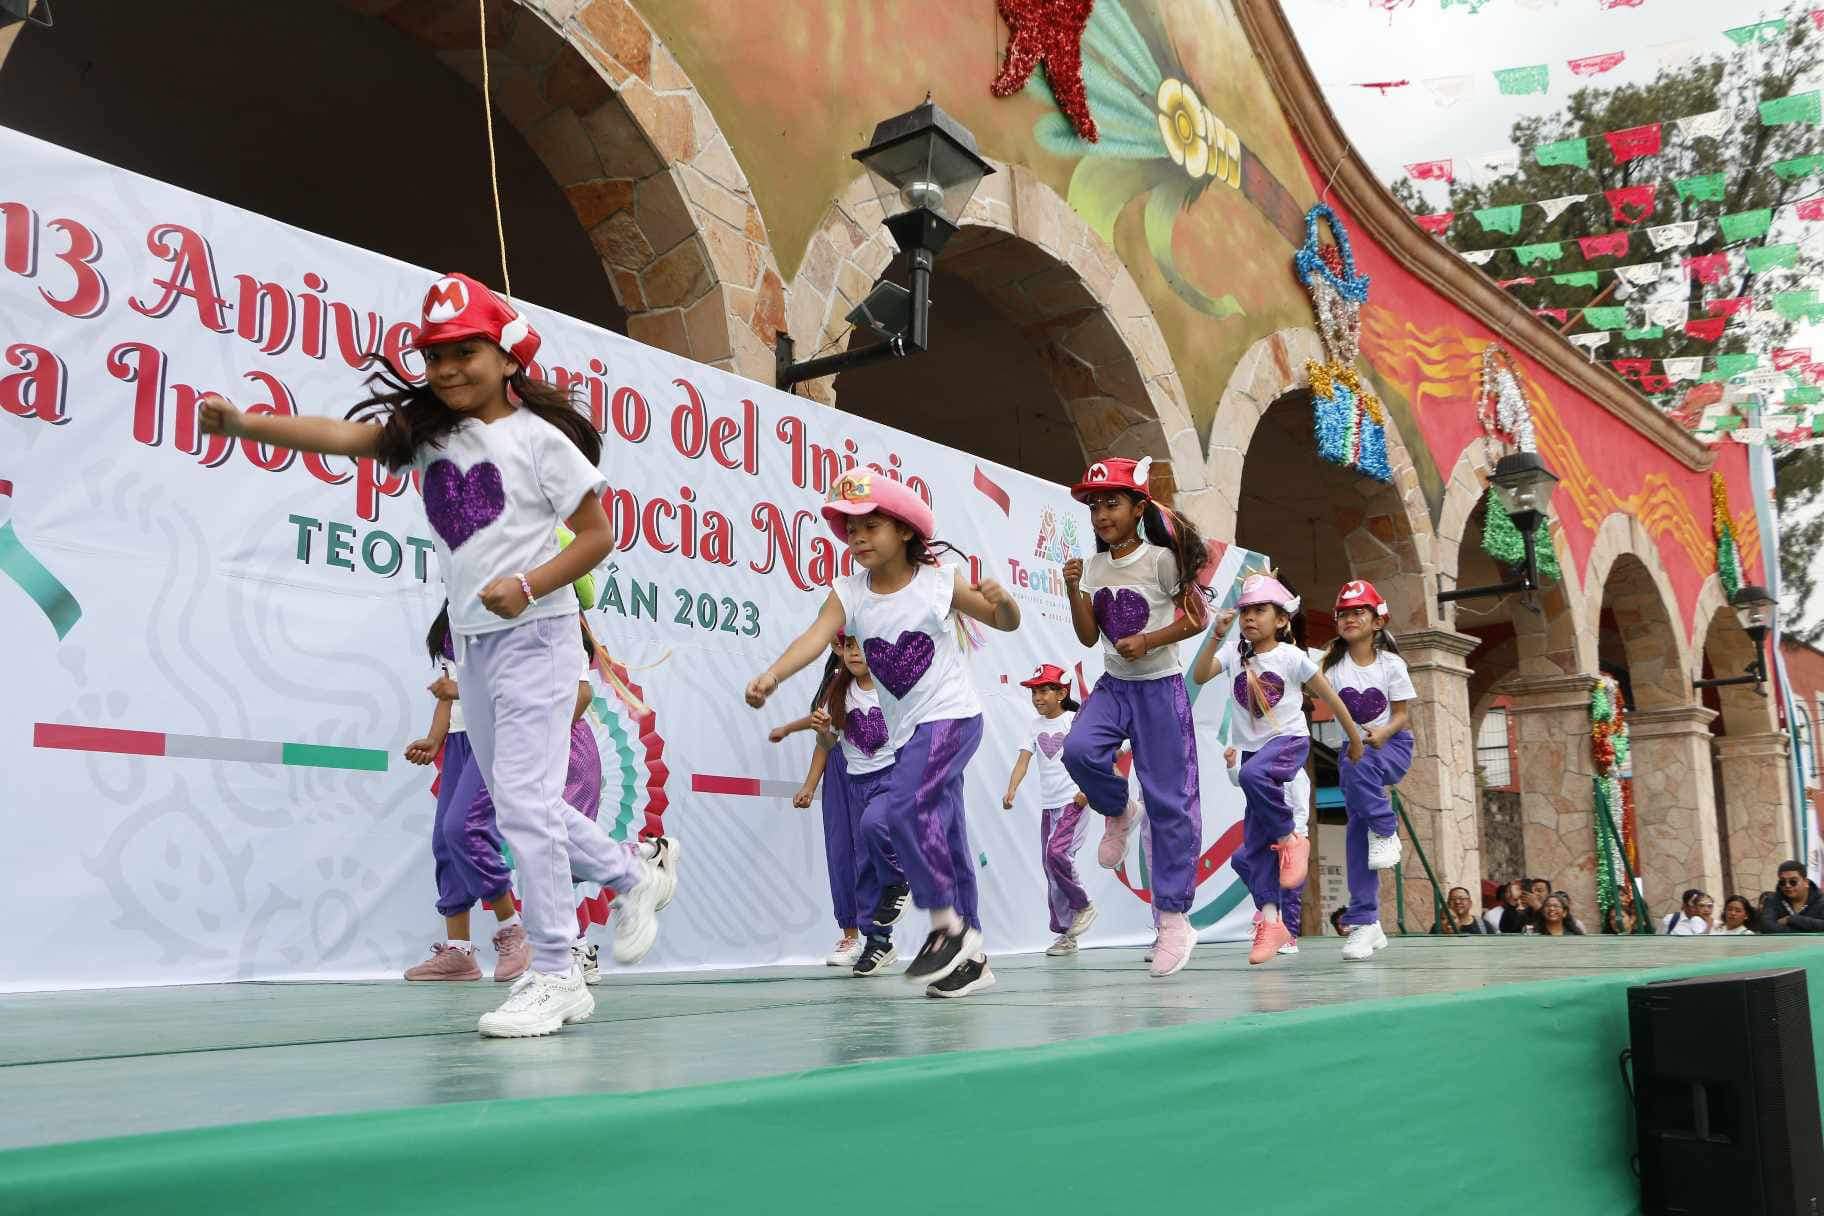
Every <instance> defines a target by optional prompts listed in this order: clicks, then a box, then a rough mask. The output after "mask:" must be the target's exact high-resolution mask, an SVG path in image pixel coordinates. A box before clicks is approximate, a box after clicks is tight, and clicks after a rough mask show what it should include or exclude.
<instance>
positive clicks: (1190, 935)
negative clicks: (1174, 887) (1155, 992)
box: [1151, 912, 1197, 980]
mask: <svg viewBox="0 0 1824 1216" xmlns="http://www.w3.org/2000/svg"><path fill="white" fill-rule="evenodd" d="M1196 946H1197V930H1195V929H1193V928H1192V927H1191V922H1190V918H1189V917H1187V916H1185V914H1184V913H1182V912H1167V913H1166V914H1165V915H1163V916H1161V917H1160V918H1159V940H1158V941H1157V942H1155V943H1154V944H1153V965H1152V968H1151V973H1152V976H1153V978H1154V979H1156V980H1159V979H1164V978H1165V977H1166V976H1168V975H1174V974H1176V973H1177V972H1178V970H1179V969H1180V968H1181V967H1183V966H1184V965H1185V964H1186V963H1188V962H1190V961H1191V951H1192V950H1193V949H1195V948H1196Z"/></svg>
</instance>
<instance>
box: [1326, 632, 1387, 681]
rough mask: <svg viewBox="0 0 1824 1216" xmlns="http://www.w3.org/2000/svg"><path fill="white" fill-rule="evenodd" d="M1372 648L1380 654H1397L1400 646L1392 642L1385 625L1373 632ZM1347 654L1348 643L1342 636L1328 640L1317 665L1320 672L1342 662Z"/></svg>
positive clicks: (1338, 635)
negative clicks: (1320, 661) (1321, 658)
mask: <svg viewBox="0 0 1824 1216" xmlns="http://www.w3.org/2000/svg"><path fill="white" fill-rule="evenodd" d="M1374 648H1375V650H1376V651H1377V652H1379V653H1381V654H1396V655H1397V654H1399V653H1400V644H1399V643H1398V642H1396V641H1394V640H1393V631H1392V630H1390V629H1388V628H1387V627H1386V626H1385V625H1383V626H1381V627H1380V628H1379V629H1377V630H1375V631H1374ZM1348 653H1349V643H1348V641H1347V640H1346V639H1345V638H1344V637H1343V635H1342V634H1340V633H1339V634H1337V635H1336V636H1335V637H1334V638H1331V639H1330V645H1329V646H1327V647H1325V648H1324V661H1323V662H1322V663H1321V664H1319V665H1318V669H1319V670H1320V671H1329V670H1330V669H1331V668H1332V667H1335V666H1336V665H1337V664H1338V663H1340V662H1342V661H1343V656H1344V655H1346V654H1348Z"/></svg>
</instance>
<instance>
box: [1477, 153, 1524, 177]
mask: <svg viewBox="0 0 1824 1216" xmlns="http://www.w3.org/2000/svg"><path fill="white" fill-rule="evenodd" d="M1469 163H1470V164H1471V165H1472V166H1474V168H1475V170H1476V172H1478V173H1481V174H1483V175H1485V176H1488V177H1502V176H1505V175H1506V174H1509V173H1513V172H1516V171H1518V170H1519V168H1520V153H1519V151H1518V150H1516V149H1513V148H1509V149H1508V150H1507V151H1505V152H1491V153H1488V154H1487V155H1484V156H1478V157H1476V158H1475V159H1474V160H1472V161H1470V162H1469Z"/></svg>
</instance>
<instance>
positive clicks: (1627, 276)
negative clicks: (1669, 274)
mask: <svg viewBox="0 0 1824 1216" xmlns="http://www.w3.org/2000/svg"><path fill="white" fill-rule="evenodd" d="M1664 273H1665V267H1664V266H1663V265H1662V264H1661V263H1659V262H1639V263H1636V264H1635V265H1633V266H1617V267H1616V268H1615V277H1616V278H1618V279H1620V280H1621V281H1622V282H1624V283H1626V284H1627V285H1628V286H1630V287H1651V286H1652V285H1653V284H1655V283H1657V282H1659V279H1660V276H1661V275H1662V274H1664Z"/></svg>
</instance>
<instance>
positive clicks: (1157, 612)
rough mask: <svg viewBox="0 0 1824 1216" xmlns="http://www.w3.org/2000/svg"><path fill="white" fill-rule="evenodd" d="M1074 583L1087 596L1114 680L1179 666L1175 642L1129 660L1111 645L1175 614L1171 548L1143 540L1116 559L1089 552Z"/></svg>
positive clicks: (1175, 578) (1104, 662) (1175, 581)
mask: <svg viewBox="0 0 1824 1216" xmlns="http://www.w3.org/2000/svg"><path fill="white" fill-rule="evenodd" d="M1079 585H1080V586H1081V587H1082V589H1083V593H1084V594H1085V595H1087V596H1089V597H1090V601H1091V603H1092V604H1093V605H1094V607H1095V610H1096V624H1097V626H1098V627H1099V628H1100V629H1101V630H1102V656H1103V657H1102V667H1103V670H1104V671H1106V672H1107V673H1108V674H1109V675H1111V676H1114V677H1115V678H1116V679H1118V680H1156V679H1158V678H1159V677H1161V676H1169V675H1176V674H1178V672H1179V671H1181V670H1182V668H1180V667H1179V666H1178V644H1177V643H1176V642H1174V643H1172V644H1171V645H1170V646H1160V647H1157V648H1156V649H1153V650H1149V651H1147V652H1146V655H1145V656H1144V657H1143V658H1140V659H1136V660H1132V661H1130V660H1127V659H1124V658H1122V657H1121V654H1120V652H1119V651H1117V650H1116V649H1115V643H1116V642H1118V641H1120V640H1121V639H1122V638H1125V637H1131V636H1133V635H1134V634H1136V633H1152V632H1154V631H1155V630H1159V629H1164V628H1165V627H1166V626H1167V625H1170V624H1171V623H1172V621H1173V619H1174V618H1175V617H1176V616H1177V605H1176V604H1175V603H1174V602H1173V600H1172V591H1173V589H1174V588H1175V587H1177V586H1178V559H1177V558H1175V557H1173V556H1172V551H1171V550H1170V549H1163V548H1160V547H1159V546H1158V545H1149V544H1146V543H1145V542H1142V543H1141V545H1140V547H1139V548H1137V549H1135V550H1134V551H1133V552H1132V553H1130V554H1128V555H1127V556H1126V557H1123V558H1121V559H1119V560H1116V559H1115V558H1112V557H1110V556H1109V555H1108V554H1107V553H1094V554H1091V555H1090V557H1089V560H1088V561H1085V562H1084V563H1083V580H1082V582H1081V584H1079Z"/></svg>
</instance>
